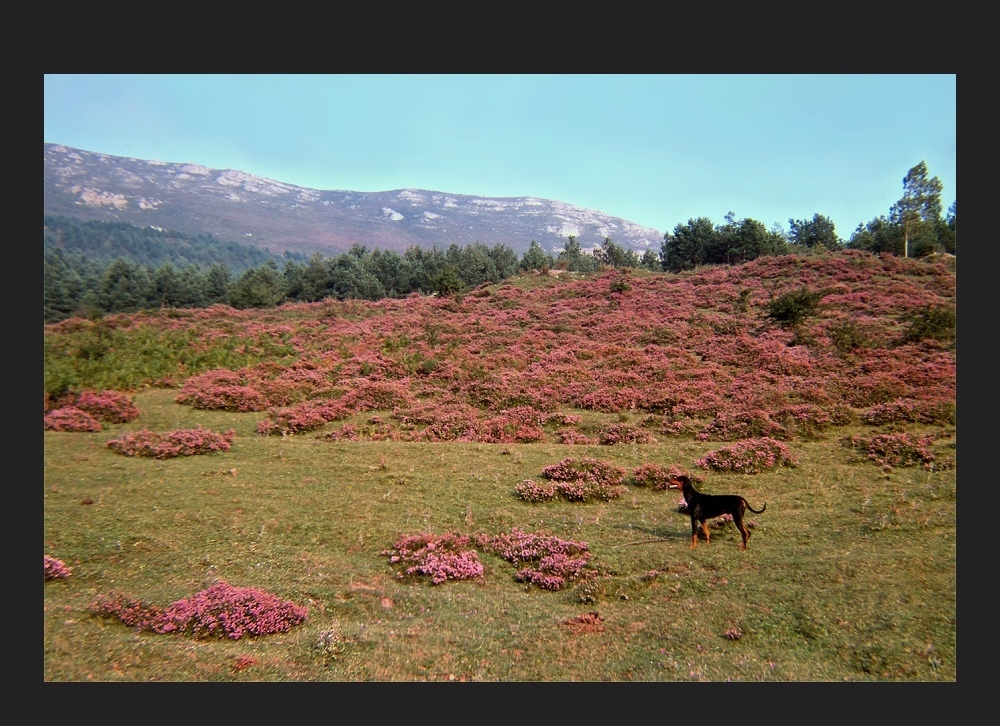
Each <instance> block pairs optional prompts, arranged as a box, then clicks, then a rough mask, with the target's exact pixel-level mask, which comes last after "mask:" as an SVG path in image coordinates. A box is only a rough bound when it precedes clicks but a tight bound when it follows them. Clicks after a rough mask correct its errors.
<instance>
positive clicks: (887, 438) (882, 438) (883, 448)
mask: <svg viewBox="0 0 1000 726" xmlns="http://www.w3.org/2000/svg"><path fill="white" fill-rule="evenodd" d="M937 438H938V437H937V436H935V435H934V434H930V435H927V436H918V437H914V436H910V434H907V433H893V434H876V435H874V436H861V435H856V436H852V437H850V438H848V439H845V440H844V445H845V446H848V447H850V448H852V449H855V450H857V451H860V452H861V453H862V454H864V456H865V458H866V459H868V460H870V461H874V462H875V463H876V464H878V465H879V466H881V467H882V468H883V469H884V470H885V471H891V470H892V468H893V467H897V466H898V467H906V466H915V465H918V464H919V465H920V466H921V467H922V468H924V469H931V468H932V467H933V466H934V452H933V451H932V450H931V445H932V444H933V443H934V441H935V440H936V439H937Z"/></svg>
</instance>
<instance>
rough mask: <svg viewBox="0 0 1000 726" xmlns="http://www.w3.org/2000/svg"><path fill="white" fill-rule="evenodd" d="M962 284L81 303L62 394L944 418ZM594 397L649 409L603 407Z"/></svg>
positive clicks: (57, 364)
mask: <svg viewBox="0 0 1000 726" xmlns="http://www.w3.org/2000/svg"><path fill="white" fill-rule="evenodd" d="M955 286H956V275H955V272H954V265H953V262H952V263H947V262H945V261H944V260H940V261H930V260H928V259H922V260H912V259H900V258H898V257H893V256H889V255H881V256H876V255H873V254H870V253H867V252H860V251H842V252H837V253H829V254H813V255H785V256H780V257H762V258H759V259H757V260H754V261H752V262H748V263H745V264H742V265H738V266H733V267H705V268H699V269H697V270H694V271H691V272H685V273H680V274H670V273H645V272H635V271H633V272H623V271H616V270H608V271H605V272H603V273H598V274H595V275H591V276H587V277H582V278H578V279H573V278H572V277H571V275H569V274H567V273H563V274H562V275H558V276H556V275H552V274H550V275H537V274H534V275H533V274H526V275H522V276H520V277H518V278H515V279H513V280H510V281H506V282H503V283H501V284H499V285H488V286H482V287H479V288H477V289H475V290H472V291H471V292H469V293H468V294H465V295H463V296H461V297H441V296H423V295H418V294H413V295H411V296H409V297H407V298H404V299H383V300H380V301H377V302H364V301H356V300H355V301H351V300H348V301H342V302H338V301H334V300H324V301H321V302H317V303H297V304H285V305H282V306H280V307H277V308H273V309H266V310H261V309H252V310H236V309H233V308H230V307H227V306H214V307H211V308H208V309H204V310H183V311H178V310H168V309H167V310H162V311H159V312H155V313H149V312H143V313H136V314H133V315H113V316H107V317H105V318H103V319H101V320H98V321H87V320H83V319H79V318H73V319H70V320H66V321H63V322H61V323H58V324H54V325H49V326H46V334H45V346H46V351H45V355H46V370H45V376H46V410H51V409H52V408H55V407H56V406H58V405H59V402H60V400H61V399H62V400H63V401H65V399H66V397H67V396H71V395H73V394H74V392H79V391H80V390H83V389H116V390H123V391H131V390H135V389H137V388H139V387H143V386H169V387H175V388H176V389H177V399H176V400H177V402H178V404H180V405H189V406H194V407H196V408H203V409H224V410H233V411H244V412H247V411H256V412H260V414H261V419H260V423H259V425H258V432H259V433H260V434H263V435H266V434H278V433H281V434H302V433H304V432H308V431H314V430H315V431H319V432H320V434H321V435H325V436H328V437H331V438H347V439H396V440H413V441H449V440H464V441H482V442H498V443H517V442H525V443H526V442H533V441H548V442H563V443H615V442H616V441H608V440H606V439H609V438H610V439H617V440H621V441H637V442H641V441H643V440H650V438H654V439H655V438H660V437H665V436H672V435H688V436H692V435H693V436H696V437H698V438H700V439H703V440H705V439H709V440H736V439H742V438H748V437H752V436H769V437H772V438H775V439H786V440H787V439H792V438H796V437H810V436H815V435H817V434H818V433H819V432H820V431H822V430H823V429H824V428H827V427H830V426H836V425H845V424H853V423H868V424H875V425H883V424H904V425H905V424H907V423H923V424H940V425H948V424H953V423H954V421H955V390H956V352H955V338H954V333H955ZM368 412H379V413H378V415H370V414H369V413H368ZM591 412H593V413H601V414H615V413H618V414H623V413H626V412H632V413H635V414H640V415H639V416H632V417H631V418H630V419H629V420H630V423H627V424H625V423H621V424H619V425H614V424H613V423H612V424H610V425H608V421H609V420H610V419H609V418H608V417H607V416H605V417H603V419H602V420H603V423H604V425H603V426H598V425H596V424H594V423H592V417H589V415H590V413H591ZM621 418H623V419H624V418H626V417H621Z"/></svg>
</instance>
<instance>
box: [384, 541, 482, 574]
mask: <svg viewBox="0 0 1000 726" xmlns="http://www.w3.org/2000/svg"><path fill="white" fill-rule="evenodd" d="M470 543H471V540H470V538H469V537H468V536H466V535H459V534H445V535H441V536H437V535H433V534H414V535H404V536H402V537H400V538H399V539H397V540H396V543H395V544H394V545H393V547H392V549H391V550H386V551H384V552H383V553H382V554H383V555H386V556H388V557H389V562H391V563H392V564H394V565H395V564H401V565H403V567H404V569H403V571H402V572H400V573H399V575H398V576H399V577H401V578H402V577H404V576H405V575H425V576H429V577H430V578H431V584H433V585H440V584H441V583H442V582H445V581H446V580H470V579H473V578H476V577H480V576H482V574H483V565H482V563H480V562H479V555H478V554H476V551H475V550H474V549H467V548H468V547H469V546H470Z"/></svg>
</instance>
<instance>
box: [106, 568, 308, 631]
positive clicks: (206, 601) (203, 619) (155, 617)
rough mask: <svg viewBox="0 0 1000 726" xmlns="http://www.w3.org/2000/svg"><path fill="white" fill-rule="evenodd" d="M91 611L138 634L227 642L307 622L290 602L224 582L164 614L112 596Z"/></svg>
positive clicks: (303, 611)
mask: <svg viewBox="0 0 1000 726" xmlns="http://www.w3.org/2000/svg"><path fill="white" fill-rule="evenodd" d="M90 611H91V612H92V613H94V614H97V615H103V616H107V617H113V618H116V619H118V620H120V621H122V622H123V623H125V624H126V625H131V626H133V627H135V628H138V629H139V630H147V631H152V632H154V633H175V634H188V635H193V636H195V637H199V638H205V637H211V636H217V637H226V638H230V639H232V640H238V639H239V638H242V637H244V636H252V637H256V636H261V635H272V634H274V633H283V632H285V631H287V630H289V629H290V628H291V627H292V626H295V625H298V624H299V623H302V622H303V621H304V620H305V619H306V616H307V612H306V609H305V608H304V607H301V606H299V605H296V604H295V603H293V602H291V601H288V600H282V599H281V598H279V597H277V596H276V595H273V594H271V593H269V592H265V591H263V590H256V589H253V588H249V587H233V586H232V585H230V584H229V583H227V582H224V581H220V582H217V583H216V584H214V585H212V586H211V587H209V588H208V589H206V590H202V591H201V592H198V593H196V594H194V595H192V596H191V597H188V598H183V599H181V600H177V601H176V602H174V603H172V604H171V605H169V606H168V607H167V608H166V609H163V608H159V607H157V606H155V605H147V604H145V603H142V602H140V601H139V600H136V599H135V598H132V597H130V596H128V595H125V594H123V593H119V592H111V593H108V594H107V595H104V596H101V597H99V598H98V599H97V600H95V601H94V603H92V604H91V606H90Z"/></svg>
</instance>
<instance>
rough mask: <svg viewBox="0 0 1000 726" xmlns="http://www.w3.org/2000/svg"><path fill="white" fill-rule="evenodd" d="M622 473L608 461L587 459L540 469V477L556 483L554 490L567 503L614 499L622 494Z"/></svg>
mask: <svg viewBox="0 0 1000 726" xmlns="http://www.w3.org/2000/svg"><path fill="white" fill-rule="evenodd" d="M625 473H626V472H625V470H624V469H622V468H621V467H619V466H615V465H614V464H612V463H611V462H608V461H601V460H599V459H592V458H589V457H584V458H582V459H563V460H562V461H560V462H559V463H558V464H551V465H550V466H546V467H545V468H544V469H542V476H544V477H545V478H546V479H551V480H552V481H554V482H556V485H555V487H556V491H558V492H559V493H560V494H561V495H562V496H563V497H565V498H566V499H568V500H569V501H571V502H583V501H587V500H591V499H600V500H602V501H606V502H607V501H611V500H612V499H617V498H618V497H620V496H621V495H623V494H624V493H625V491H626V488H625V486H624V484H623V482H624V481H625Z"/></svg>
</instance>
